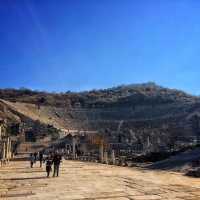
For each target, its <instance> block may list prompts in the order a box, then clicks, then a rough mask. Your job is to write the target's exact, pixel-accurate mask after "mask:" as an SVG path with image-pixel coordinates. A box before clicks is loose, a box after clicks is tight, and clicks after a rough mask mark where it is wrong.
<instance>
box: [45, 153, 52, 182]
mask: <svg viewBox="0 0 200 200" xmlns="http://www.w3.org/2000/svg"><path fill="white" fill-rule="evenodd" d="M51 165H52V160H51V157H50V156H47V158H46V172H47V178H49V175H50V172H51Z"/></svg>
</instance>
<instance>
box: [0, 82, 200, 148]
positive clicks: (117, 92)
mask: <svg viewBox="0 0 200 200" xmlns="http://www.w3.org/2000/svg"><path fill="white" fill-rule="evenodd" d="M0 98H1V99H3V101H2V102H1V103H2V104H4V105H6V107H7V108H9V109H8V111H9V112H10V115H9V116H11V115H12V116H15V118H17V120H21V121H24V119H23V117H22V116H25V117H27V118H29V119H31V120H32V121H39V122H41V123H42V124H46V125H52V126H53V127H55V128H57V129H60V130H61V129H62V130H68V129H70V130H97V131H99V132H100V133H102V134H104V135H106V136H107V137H108V138H109V140H111V142H112V141H113V142H122V143H127V144H129V145H131V144H142V145H143V146H148V147H149V148H152V149H153V150H156V149H158V148H161V147H162V148H163V147H166V146H168V147H169V146H170V145H171V144H173V143H174V142H175V141H178V140H181V141H185V140H187V142H188V143H189V142H190V139H189V138H190V137H192V136H194V138H198V136H200V114H199V113H200V99H199V98H197V97H195V96H191V95H188V94H186V93H184V92H182V91H178V90H171V89H166V88H163V87H160V86H157V85H155V84H153V83H148V84H141V85H129V86H120V87H116V88H111V89H107V90H97V91H96V90H95V91H89V92H81V93H72V92H67V93H63V94H52V93H45V92H34V91H30V90H27V89H22V90H0ZM4 109H5V108H4ZM1 110H2V109H1ZM1 110H0V114H2V113H3V114H4V115H5V116H6V115H8V111H5V110H4V111H1ZM9 120H11V119H9Z"/></svg>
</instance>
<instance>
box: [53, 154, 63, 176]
mask: <svg viewBox="0 0 200 200" xmlns="http://www.w3.org/2000/svg"><path fill="white" fill-rule="evenodd" d="M61 160H62V157H61V155H59V154H57V153H56V154H54V156H53V177H55V176H57V177H58V176H59V168H60V163H61Z"/></svg>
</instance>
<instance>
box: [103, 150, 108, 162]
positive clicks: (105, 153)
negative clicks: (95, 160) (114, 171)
mask: <svg viewBox="0 0 200 200" xmlns="http://www.w3.org/2000/svg"><path fill="white" fill-rule="evenodd" d="M104 162H105V163H106V164H108V152H107V151H105V152H104Z"/></svg>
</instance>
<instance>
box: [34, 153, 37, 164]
mask: <svg viewBox="0 0 200 200" xmlns="http://www.w3.org/2000/svg"><path fill="white" fill-rule="evenodd" d="M36 161H37V152H35V153H34V163H36Z"/></svg>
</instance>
